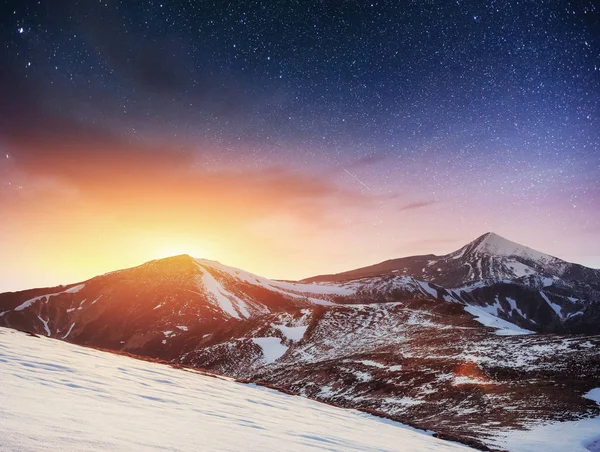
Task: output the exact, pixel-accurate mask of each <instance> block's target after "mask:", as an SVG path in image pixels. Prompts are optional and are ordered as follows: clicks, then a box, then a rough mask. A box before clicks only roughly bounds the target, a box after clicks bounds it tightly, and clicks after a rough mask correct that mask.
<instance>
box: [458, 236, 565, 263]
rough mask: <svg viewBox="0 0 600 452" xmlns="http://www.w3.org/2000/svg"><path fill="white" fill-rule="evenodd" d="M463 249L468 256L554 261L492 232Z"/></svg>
mask: <svg viewBox="0 0 600 452" xmlns="http://www.w3.org/2000/svg"><path fill="white" fill-rule="evenodd" d="M464 248H466V249H465V251H466V252H467V253H469V254H475V253H476V254H484V255H490V256H502V257H510V256H518V257H523V258H528V259H533V260H536V261H540V260H541V261H545V262H547V261H550V260H554V259H556V258H554V257H552V256H550V255H548V254H545V253H542V252H540V251H537V250H534V249H533V248H529V247H527V246H525V245H521V244H519V243H516V242H513V241H511V240H508V239H505V238H504V237H502V236H499V235H498V234H496V233H494V232H487V233H485V234H483V235H482V236H480V237H478V238H476V239H475V240H474V241H472V242H471V243H469V244H468V245H466V247H464Z"/></svg>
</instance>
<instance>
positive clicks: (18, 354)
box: [0, 328, 470, 452]
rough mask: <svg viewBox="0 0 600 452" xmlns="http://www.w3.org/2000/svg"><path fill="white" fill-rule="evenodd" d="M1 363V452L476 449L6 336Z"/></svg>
mask: <svg viewBox="0 0 600 452" xmlns="http://www.w3.org/2000/svg"><path fill="white" fill-rule="evenodd" d="M0 356H1V357H2V359H1V360H0V380H1V381H2V385H0V397H1V399H2V403H1V404H0V431H2V441H0V450H1V451H7V452H8V451H16V450H26V451H28V452H34V451H43V452H45V451H47V450H61V451H77V452H80V451H84V450H88V451H91V450H145V451H163V450H169V451H189V450H198V448H199V447H200V448H201V449H202V450H206V451H240V450H245V451H265V450H288V451H318V450H323V448H327V449H328V450H339V451H395V450H398V444H402V445H403V447H405V448H408V449H410V450H423V451H426V450H436V451H437V450H439V451H466V450H470V449H468V448H467V447H465V446H462V445H460V444H456V443H452V442H447V441H442V440H439V439H437V438H433V437H431V436H430V435H427V434H426V433H425V432H420V431H416V430H415V429H411V428H409V427H407V426H403V425H401V424H397V423H391V422H386V421H384V420H381V419H377V418H375V417H373V416H368V415H365V414H364V413H359V412H356V411H350V410H343V409H340V408H334V407H331V406H327V405H325V404H320V403H317V402H313V401H309V400H306V399H302V398H299V397H291V396H288V395H284V394H281V393H278V392H275V391H272V390H269V389H266V388H260V387H248V386H246V385H242V384H239V383H235V382H233V381H231V380H229V379H226V378H214V377H210V376H206V375H202V374H197V373H194V372H186V371H184V370H177V369H172V368H170V367H168V366H164V365H160V364H155V363H150V362H144V361H138V360H134V359H131V358H127V357H123V356H116V355H112V354H109V353H103V352H100V351H96V350H92V349H83V348H80V347H77V346H73V345H70V344H66V343H61V342H57V341H53V340H51V339H44V338H38V339H36V338H31V337H27V336H26V335H25V334H23V333H18V332H15V331H10V330H6V329H3V328H0ZM49 401H52V402H53V403H48V402H49ZM199 445H201V446H199Z"/></svg>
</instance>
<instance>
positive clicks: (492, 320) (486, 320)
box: [464, 305, 534, 336]
mask: <svg viewBox="0 0 600 452" xmlns="http://www.w3.org/2000/svg"><path fill="white" fill-rule="evenodd" d="M490 308H495V309H496V312H498V311H497V309H498V308H497V306H496V305H494V306H493V307H489V306H488V307H485V308H484V307H481V306H465V307H464V309H465V311H467V312H468V313H469V314H471V315H474V316H475V320H477V321H478V322H479V323H481V324H482V325H484V326H489V327H492V328H497V330H496V331H495V332H494V334H497V335H498V336H516V335H520V334H534V332H533V331H529V330H526V329H524V328H521V327H519V326H517V325H515V324H514V323H510V322H507V321H506V320H503V319H501V318H499V317H496V316H495V315H494V314H493V313H492V312H491V309H490Z"/></svg>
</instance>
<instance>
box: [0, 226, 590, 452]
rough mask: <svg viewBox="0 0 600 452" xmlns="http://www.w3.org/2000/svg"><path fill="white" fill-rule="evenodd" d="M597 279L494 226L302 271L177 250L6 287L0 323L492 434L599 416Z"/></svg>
mask: <svg viewBox="0 0 600 452" xmlns="http://www.w3.org/2000/svg"><path fill="white" fill-rule="evenodd" d="M599 281H600V277H599V271H598V270H593V269H588V268H585V267H582V266H579V265H577V264H570V263H567V262H564V261H562V260H560V259H558V258H555V257H551V256H548V255H546V254H543V253H539V252H537V251H534V250H531V249H529V248H527V247H524V246H521V245H518V244H515V243H513V242H510V241H508V240H506V239H503V238H501V237H499V236H497V235H495V234H485V235H484V236H482V237H479V238H478V239H476V240H475V241H473V242H471V243H469V244H467V245H465V246H464V247H462V248H461V249H459V250H457V251H456V252H454V253H450V254H448V255H446V256H433V255H430V256H417V257H412V258H404V259H398V260H393V261H387V262H384V263H381V264H378V265H375V266H371V267H366V268H363V269H359V270H355V271H352V272H347V273H342V274H338V275H326V276H320V277H315V278H311V279H309V280H305V281H301V282H297V283H294V282H283V281H273V280H269V279H266V278H262V277H260V276H256V275H253V274H251V273H248V272H245V271H243V270H239V269H235V268H232V267H228V266H225V265H222V264H220V263H218V262H215V261H207V260H203V259H194V258H191V257H189V256H186V255H183V256H176V257H173V258H169V259H162V260H158V261H152V262H149V263H147V264H144V265H141V266H139V267H136V268H132V269H127V270H121V271H117V272H113V273H109V274H106V275H102V276H98V277H96V278H93V279H91V280H88V281H85V282H82V283H80V284H75V285H71V286H64V287H63V286H60V287H56V288H51V289H35V290H29V291H24V292H16V293H7V294H0V326H7V327H11V328H16V329H21V330H27V331H31V332H34V333H37V334H39V335H45V336H50V337H55V338H60V339H64V340H67V341H70V342H74V343H77V344H82V345H92V346H96V347H103V348H108V349H112V350H117V351H121V352H129V353H134V354H138V355H144V356H149V357H154V358H159V359H165V360H169V361H172V362H175V363H180V364H186V365H191V366H194V367H199V368H205V369H209V370H211V371H215V372H218V373H222V374H225V375H229V376H233V377H238V378H242V379H251V380H253V381H259V380H260V381H264V382H266V383H268V384H273V385H277V386H281V387H283V388H286V389H287V390H290V391H292V392H294V393H298V394H301V395H305V396H307V397H311V398H315V399H318V400H322V401H326V402H330V403H335V404H338V405H342V406H346V407H355V408H363V409H370V410H376V411H377V412H381V413H382V414H384V415H386V416H389V417H392V418H394V419H398V420H401V421H403V422H407V423H411V424H413V425H417V426H419V427H422V428H427V429H431V430H434V431H442V432H444V433H445V434H447V435H450V436H452V437H460V438H462V439H463V440H468V441H476V442H481V441H483V442H485V443H486V444H488V445H492V446H494V445H499V444H501V443H500V442H498V441H499V440H498V438H500V436H501V435H502V434H503V432H506V431H507V429H520V428H529V427H531V426H533V425H534V424H536V423H539V422H541V421H544V422H550V421H565V420H576V419H582V418H585V417H591V416H598V415H600V409H599V408H598V406H597V405H596V404H595V403H594V402H592V401H590V400H588V399H585V398H584V397H582V396H583V395H584V394H586V393H587V392H589V391H590V390H593V389H594V388H595V387H600V336H598V335H596V334H598V333H599V332H600V317H599V308H598V306H599V305H600V298H599V297H598V294H599V292H600V285H599ZM535 332H538V334H534V333H535ZM558 333H560V334H558ZM573 333H580V334H577V335H574V334H573Z"/></svg>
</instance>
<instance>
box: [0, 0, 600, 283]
mask: <svg viewBox="0 0 600 452" xmlns="http://www.w3.org/2000/svg"><path fill="white" fill-rule="evenodd" d="M0 8H1V9H0V35H1V37H2V41H1V43H2V45H1V48H0V68H1V70H0V157H1V158H0V250H2V254H3V256H2V259H1V263H0V274H2V275H3V276H0V290H16V289H24V288H28V287H32V286H39V285H53V284H59V283H69V282H72V281H77V280H78V279H83V278H87V277H91V276H94V275H96V274H98V273H102V272H106V271H110V270H114V269H117V268H122V267H125V266H130V265H136V264H140V263H142V262H144V261H146V260H150V259H153V258H157V257H164V256H167V255H169V254H178V253H189V254H192V255H195V256H197V257H206V258H211V259H216V260H219V261H221V262H223V263H227V264H230V265H234V266H238V267H242V268H244V269H246V270H249V271H253V272H255V273H259V274H262V275H264V276H268V277H274V278H282V279H297V278H302V277H308V276H312V275H314V274H319V273H330V272H337V271H343V270H347V269H351V268H356V267H359V266H364V265H368V264H372V263H375V262H378V261H381V260H384V259H388V258H394V257H400V256H404V255H411V254H425V253H437V254H443V253H447V252H450V251H453V250H455V249H458V248H459V247H460V246H462V245H463V244H465V243H467V242H469V241H471V240H473V239H474V238H475V237H477V236H478V235H480V234H482V233H484V232H487V231H494V232H496V233H498V234H500V235H503V236H505V237H507V238H509V239H511V240H515V241H518V242H521V243H524V244H526V245H528V246H531V247H534V248H537V249H539V250H541V251H545V252H548V253H550V254H554V255H557V256H559V257H561V258H564V259H567V260H570V261H575V262H579V263H582V264H584V265H588V266H593V267H600V9H599V7H598V6H595V2H593V1H584V0H582V1H559V0H556V1H545V0H535V1H533V0H532V1H526V0H519V1H510V0H508V1H486V2H483V1H467V0H457V1H456V0H455V1H447V0H420V1H389V2H388V1H376V2H370V1H367V2H362V1H349V0H347V1H342V0H336V1H328V0H320V1H312V0H302V1H282V2H267V1H264V2H263V1H240V2H236V1H230V2H219V1H201V0H198V1H185V2H179V1H174V0H164V1H144V2H141V1H134V0H129V1H117V0H99V1H91V0H90V1H85V0H80V1H64V0H39V1H31V0H19V1H13V2H11V1H9V2H8V3H5V4H4V6H2V7H0Z"/></svg>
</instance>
